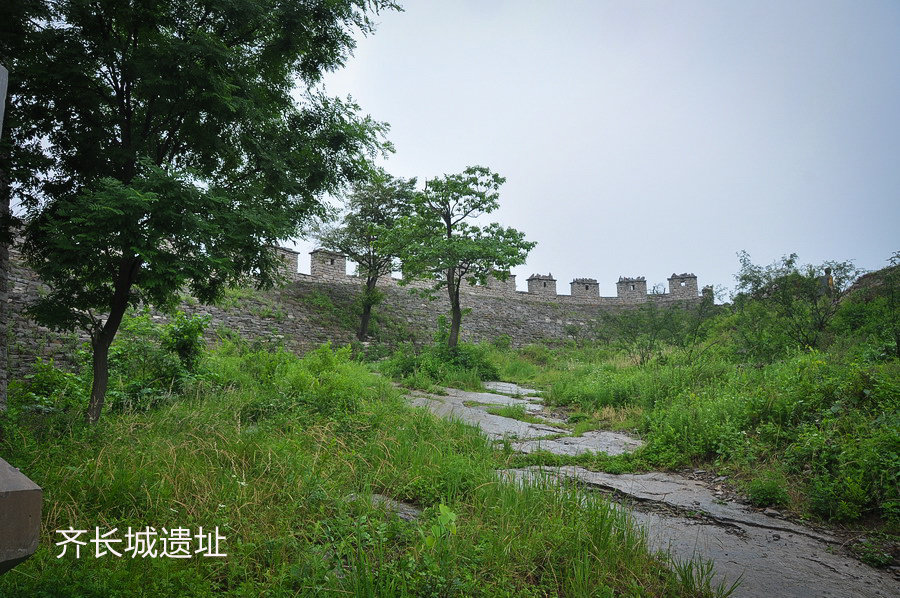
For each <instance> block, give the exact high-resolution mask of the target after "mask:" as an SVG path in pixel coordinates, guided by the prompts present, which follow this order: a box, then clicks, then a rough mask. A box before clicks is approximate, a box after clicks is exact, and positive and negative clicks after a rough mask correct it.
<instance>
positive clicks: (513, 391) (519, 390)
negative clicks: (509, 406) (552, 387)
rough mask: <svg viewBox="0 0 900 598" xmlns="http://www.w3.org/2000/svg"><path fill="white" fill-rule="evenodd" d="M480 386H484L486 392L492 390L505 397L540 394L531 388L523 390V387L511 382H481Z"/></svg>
mask: <svg viewBox="0 0 900 598" xmlns="http://www.w3.org/2000/svg"><path fill="white" fill-rule="evenodd" d="M482 386H484V387H485V388H486V389H488V390H492V391H494V392H500V393H503V394H505V395H514V396H522V397H525V396H533V395H539V394H541V391H539V390H535V389H533V388H525V387H524V386H519V385H518V384H514V383H512V382H496V381H490V382H483V383H482Z"/></svg>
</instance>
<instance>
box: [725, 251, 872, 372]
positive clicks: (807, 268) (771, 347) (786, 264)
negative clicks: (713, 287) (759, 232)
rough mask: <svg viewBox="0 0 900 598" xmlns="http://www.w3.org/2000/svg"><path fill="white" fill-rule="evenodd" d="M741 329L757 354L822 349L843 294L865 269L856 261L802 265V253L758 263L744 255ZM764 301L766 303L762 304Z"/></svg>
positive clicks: (749, 348)
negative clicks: (854, 262)
mask: <svg viewBox="0 0 900 598" xmlns="http://www.w3.org/2000/svg"><path fill="white" fill-rule="evenodd" d="M738 258H739V260H740V263H741V269H740V271H739V272H738V274H737V275H736V276H735V278H736V279H737V282H738V285H737V292H738V294H737V296H736V297H735V307H736V311H737V314H738V315H739V320H738V323H739V325H738V326H737V330H738V332H739V334H740V335H741V338H742V339H743V340H744V344H745V347H746V350H747V351H748V353H750V354H751V355H753V356H754V357H755V358H757V359H760V358H764V357H765V355H766V354H769V355H772V354H774V355H776V356H780V355H785V354H787V352H789V349H790V348H791V347H793V348H822V346H823V343H824V341H825V339H824V335H825V332H826V329H827V328H828V325H829V323H830V322H831V320H832V318H833V317H834V315H835V313H837V311H838V307H839V306H840V299H841V295H842V293H843V292H844V291H845V290H846V289H847V287H848V286H849V285H850V283H851V282H853V280H855V279H856V277H858V276H859V274H860V271H859V270H858V269H857V268H856V267H855V266H854V265H853V263H852V262H834V261H828V262H824V263H823V264H821V265H818V266H813V265H809V264H807V265H804V266H800V265H798V263H797V259H798V258H797V254H791V255H789V256H785V257H782V258H781V260H780V261H778V262H775V263H773V264H770V265H768V266H757V265H755V264H753V263H752V262H751V261H750V256H749V254H747V252H745V251H742V252H740V253H739V254H738ZM761 302H762V304H761Z"/></svg>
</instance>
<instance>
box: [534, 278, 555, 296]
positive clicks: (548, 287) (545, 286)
mask: <svg viewBox="0 0 900 598" xmlns="http://www.w3.org/2000/svg"><path fill="white" fill-rule="evenodd" d="M528 292H529V293H531V294H532V295H544V296H547V297H556V279H555V278H553V274H532V275H531V276H529V277H528Z"/></svg>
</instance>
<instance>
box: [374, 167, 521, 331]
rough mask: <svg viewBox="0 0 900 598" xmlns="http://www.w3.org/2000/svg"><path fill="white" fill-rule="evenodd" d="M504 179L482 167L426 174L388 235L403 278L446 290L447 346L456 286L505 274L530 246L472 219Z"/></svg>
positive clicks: (457, 319)
mask: <svg viewBox="0 0 900 598" xmlns="http://www.w3.org/2000/svg"><path fill="white" fill-rule="evenodd" d="M505 181H506V179H504V178H503V177H501V176H500V175H498V174H496V173H494V172H491V171H490V170H489V169H488V168H485V167H483V166H470V167H469V168H466V169H465V170H464V171H463V172H461V173H459V174H449V175H444V176H442V177H436V178H434V179H429V180H428V181H426V182H425V189H424V190H423V191H421V192H419V193H417V194H416V197H415V198H414V200H413V204H412V209H411V211H410V213H409V214H408V215H407V216H405V217H404V218H402V219H401V220H400V221H399V222H398V225H397V227H396V228H395V229H394V233H393V235H392V236H391V238H390V245H391V246H392V248H393V249H392V251H393V252H394V253H396V254H397V255H398V256H399V257H400V261H401V262H402V271H403V278H404V280H405V281H407V282H409V281H412V280H416V279H425V280H428V281H431V282H432V283H433V284H432V286H431V287H430V289H429V291H430V292H436V291H438V290H440V289H445V290H446V292H447V295H448V298H449V299H450V335H449V338H448V345H449V346H450V347H455V346H456V345H457V342H458V341H459V330H460V323H461V322H462V305H461V301H460V289H461V287H462V285H463V284H464V283H468V284H471V285H474V284H478V283H481V284H484V283H485V282H486V281H487V278H488V277H489V276H494V275H496V276H497V277H498V278H504V277H505V276H508V274H509V269H510V268H512V267H513V266H518V265H520V264H524V263H525V258H526V257H527V256H528V252H529V251H531V249H532V248H533V247H534V246H535V243H534V242H531V241H526V240H525V235H524V233H522V232H520V231H518V230H516V229H514V228H506V227H503V226H500V225H499V224H497V223H496V222H494V223H491V224H488V225H484V226H481V225H479V224H476V223H475V222H474V220H475V219H477V218H478V217H480V216H482V215H484V214H489V213H491V212H493V211H494V210H496V209H497V208H498V207H499V203H498V202H499V197H500V194H499V192H498V190H499V188H500V186H501V185H502V184H503V183H504V182H505Z"/></svg>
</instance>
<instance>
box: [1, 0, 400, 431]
mask: <svg viewBox="0 0 900 598" xmlns="http://www.w3.org/2000/svg"><path fill="white" fill-rule="evenodd" d="M393 7H394V5H393V3H391V2H389V1H387V2H384V1H381V0H376V1H374V2H370V1H366V2H363V1H361V0H340V1H337V2H330V3H328V5H327V6H320V5H318V4H309V3H305V2H294V1H287V2H281V1H267V2H249V3H248V2H236V1H227V2H219V3H200V4H197V3H195V2H187V1H184V0H170V1H167V2H162V3H157V4H153V5H145V4H129V3H110V2H100V3H91V2H85V1H84V0H64V1H61V2H46V3H37V2H26V3H24V4H23V8H22V9H21V10H12V11H7V12H8V13H9V14H6V15H4V16H8V17H9V18H10V19H12V20H13V23H12V26H11V28H10V29H11V31H12V32H13V35H11V36H6V35H4V36H3V39H2V41H0V57H2V58H3V59H4V62H6V60H7V59H10V60H11V61H12V62H11V63H10V64H8V66H10V68H11V71H13V72H15V73H16V74H17V76H16V77H14V78H12V80H11V85H10V89H9V93H10V103H11V109H10V110H9V111H8V112H7V114H8V115H9V116H10V118H9V122H8V130H9V133H10V139H11V143H12V148H11V157H12V160H11V161H10V162H11V164H14V165H15V167H14V168H13V169H12V170H11V178H12V181H13V188H14V189H15V191H16V193H17V194H18V198H19V199H20V200H21V202H22V205H23V206H24V207H25V209H26V211H27V213H28V223H27V227H26V230H25V234H26V240H25V245H24V254H25V256H26V258H27V260H28V262H29V264H30V265H31V266H32V267H33V268H34V269H35V271H36V272H37V273H38V274H39V275H40V277H41V279H42V280H43V281H44V282H45V283H46V284H47V285H48V286H49V287H50V292H49V293H48V294H47V295H46V296H44V297H42V298H41V299H40V300H39V301H38V302H37V304H36V305H34V306H33V309H32V311H31V313H32V314H33V315H34V317H36V318H37V319H38V320H39V321H40V322H41V323H43V324H46V325H48V326H51V327H54V328H58V329H61V330H71V329H74V328H80V329H82V330H85V331H86V332H88V334H90V336H91V341H92V347H91V348H92V351H93V353H94V366H93V369H94V371H93V381H94V386H93V388H92V393H91V405H90V408H89V410H88V414H87V415H88V418H89V419H91V420H92V421H96V419H97V418H98V417H99V415H100V411H101V409H102V405H103V400H104V396H105V391H106V385H107V377H108V364H107V356H108V350H109V346H110V344H111V343H112V340H113V339H114V338H115V335H116V333H117V331H118V328H119V325H120V322H121V318H122V315H123V314H124V312H125V310H126V309H127V308H128V307H133V306H136V305H138V304H139V303H145V304H152V305H155V306H157V307H160V308H163V309H166V308H169V307H171V306H172V305H173V304H174V302H175V301H176V300H177V297H178V293H179V290H180V289H183V288H185V287H189V288H190V290H191V292H192V294H193V295H194V296H195V297H197V298H198V299H200V300H201V301H205V302H211V301H213V300H215V299H216V298H217V297H219V296H220V295H221V292H222V289H223V287H224V286H225V285H228V284H237V283H239V282H241V280H242V279H243V278H244V277H245V276H246V275H248V274H250V273H253V274H254V276H255V277H256V280H257V281H258V283H259V284H261V285H267V284H270V283H271V282H272V281H273V279H274V276H275V273H276V272H277V269H278V265H279V260H278V257H277V255H276V254H275V252H274V251H273V250H272V249H271V246H273V245H275V244H276V242H277V240H278V239H282V238H287V237H290V236H292V235H294V234H296V232H297V230H298V228H299V227H300V226H301V225H302V224H303V223H305V222H306V221H307V220H308V219H309V218H310V217H311V216H312V215H315V214H317V213H320V212H321V203H320V198H321V197H322V195H323V194H324V193H328V192H335V191H337V190H339V189H340V188H341V187H342V186H343V185H344V184H345V183H346V182H347V181H349V180H354V179H356V178H359V177H360V176H361V175H362V174H363V173H364V172H365V171H366V170H367V168H368V159H367V156H371V155H373V154H374V153H375V152H376V151H377V150H378V149H379V148H380V147H382V144H381V143H380V141H379V138H380V136H381V135H382V134H383V133H384V131H385V130H386V126H385V125H383V124H380V123H376V122H373V121H372V120H371V119H370V118H367V117H366V118H362V117H360V116H359V115H358V107H357V106H356V105H354V104H352V103H350V102H344V101H341V100H336V99H331V98H327V97H325V96H323V95H321V94H318V93H316V92H311V91H308V92H307V93H306V94H305V95H302V96H300V97H302V98H303V101H302V105H298V103H297V100H296V99H295V97H294V95H293V94H292V92H294V91H295V88H296V85H297V83H298V82H300V83H302V84H303V86H305V87H306V88H307V89H312V86H313V85H315V84H316V83H317V82H318V81H319V79H320V78H321V76H322V73H323V72H325V71H328V70H332V69H334V68H337V67H338V66H340V65H341V64H342V63H343V61H344V59H345V57H346V56H347V54H348V52H349V51H350V50H351V49H352V48H353V46H354V41H353V36H352V31H353V30H361V31H363V32H370V31H371V30H372V29H373V25H372V23H371V22H370V21H369V19H368V16H367V15H368V12H369V11H372V10H374V11H377V10H380V9H382V8H393ZM48 65H54V66H53V67H52V68H50V67H48ZM48 105H49V106H53V109H52V110H48V109H47V106H48Z"/></svg>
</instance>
